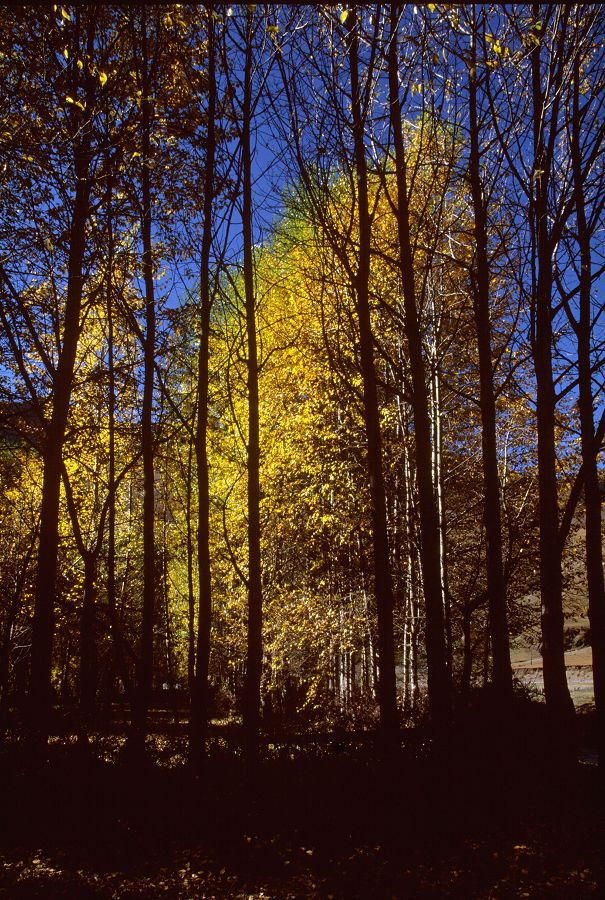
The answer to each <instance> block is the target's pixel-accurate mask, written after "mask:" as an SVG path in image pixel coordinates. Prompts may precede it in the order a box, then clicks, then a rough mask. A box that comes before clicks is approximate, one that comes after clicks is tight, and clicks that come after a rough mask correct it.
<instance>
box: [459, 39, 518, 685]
mask: <svg viewBox="0 0 605 900" xmlns="http://www.w3.org/2000/svg"><path fill="white" fill-rule="evenodd" d="M475 39H476V38H475V33H473V34H472V36H471V60H470V66H469V85H468V86H469V136H470V157H469V178H470V183H471V194H472V199H473V212H474V230H475V266H474V273H473V276H474V277H473V279H472V280H473V301H474V302H473V306H474V311H475V327H476V331H477V349H478V353H479V389H480V401H481V427H482V431H481V445H482V451H483V453H482V456H483V487H484V493H485V501H484V518H485V533H486V543H487V593H488V603H489V624H490V632H491V646H492V660H493V674H492V677H493V684H494V688H495V690H496V691H497V693H498V695H499V696H500V698H501V699H502V700H508V699H510V698H511V696H512V689H513V681H512V669H511V664H510V648H509V633H508V616H507V611H506V585H505V580H504V567H503V562H502V519H501V511H500V481H499V476H498V454H497V444H496V402H495V395H494V373H493V368H492V347H491V327H490V287H489V282H490V272H489V260H488V254H487V210H486V207H485V201H484V195H483V185H482V182H481V168H480V167H481V156H480V150H479V125H478V121H477V58H476V46H475Z"/></svg>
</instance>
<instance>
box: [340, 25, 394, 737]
mask: <svg viewBox="0 0 605 900" xmlns="http://www.w3.org/2000/svg"><path fill="white" fill-rule="evenodd" d="M346 26H347V31H348V42H349V47H348V57H349V73H350V78H351V92H352V103H351V114H352V130H353V146H354V153H355V167H356V180H357V183H356V188H357V191H356V195H357V204H358V216H359V223H358V227H359V248H358V254H357V270H356V272H355V281H354V285H353V288H354V295H355V299H356V305H357V316H358V322H359V343H360V355H361V371H362V377H363V412H364V422H365V430H366V440H367V467H368V480H369V483H370V494H371V501H372V544H373V550H374V587H375V592H376V607H377V611H378V661H379V669H378V672H379V677H378V698H379V704H380V724H381V729H382V735H383V739H384V742H385V746H386V748H387V749H393V748H395V747H396V744H397V728H398V714H397V693H396V685H395V648H394V637H393V585H392V576H391V555H390V551H389V539H388V532H387V511H386V497H385V484H384V475H383V460H382V436H381V431H380V409H379V403H378V391H377V384H376V372H375V368H374V337H373V334H372V323H371V318H370V298H369V281H370V246H371V227H372V224H371V216H370V207H369V196H368V173H367V162H366V150H365V146H364V133H365V122H364V111H363V106H362V88H361V84H360V71H359V28H360V22H359V19H358V16H357V13H356V11H355V10H354V9H351V10H349V11H348V15H347V17H346ZM374 40H375V41H376V40H377V37H376V33H375V35H374ZM372 75H373V73H372V72H371V71H370V72H369V73H367V76H366V77H367V78H368V79H371V78H372ZM366 90H367V88H366Z"/></svg>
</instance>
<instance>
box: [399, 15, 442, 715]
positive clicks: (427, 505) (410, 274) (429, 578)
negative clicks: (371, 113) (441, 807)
mask: <svg viewBox="0 0 605 900" xmlns="http://www.w3.org/2000/svg"><path fill="white" fill-rule="evenodd" d="M399 10H400V4H398V3H393V4H391V34H390V41H389V104H390V117H391V129H392V132H393V142H394V149H395V166H396V178H397V226H398V232H399V251H400V268H401V278H402V284H403V301H404V309H405V330H406V336H407V340H408V352H409V356H410V374H411V379H412V412H413V419H414V436H415V443H416V469H417V478H418V501H419V508H420V534H421V566H422V576H423V586H424V598H425V607H426V655H427V667H428V691H429V706H430V712H431V718H432V720H433V723H434V725H435V727H436V729H437V730H438V731H440V730H442V729H443V728H444V727H445V726H446V724H447V722H448V720H449V718H450V713H451V679H450V677H449V674H448V668H447V652H446V645H445V617H444V598H443V595H442V589H441V575H440V545H439V516H438V512H437V506H436V501H435V491H434V485H433V480H432V472H431V459H432V453H431V424H430V418H429V404H428V397H427V386H426V373H425V364H424V359H423V355H422V337H421V332H420V322H419V315H418V308H417V304H416V288H415V285H414V268H413V264H414V261H413V254H412V246H411V237H410V216H409V207H408V194H407V167H406V158H405V149H404V144H403V130H402V124H401V121H402V120H401V104H400V101H399V71H398V54H397V30H398V29H397V26H398V19H399Z"/></svg>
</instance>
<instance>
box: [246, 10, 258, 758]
mask: <svg viewBox="0 0 605 900" xmlns="http://www.w3.org/2000/svg"><path fill="white" fill-rule="evenodd" d="M253 16H254V10H253V9H252V8H251V7H250V6H249V7H248V12H247V25H246V37H247V39H246V51H245V52H246V58H245V69H244V103H243V113H242V115H243V118H242V132H241V152H242V173H243V184H242V227H243V244H244V300H245V307H246V335H247V369H248V447H247V469H248V645H247V657H246V685H245V697H244V709H243V713H244V742H245V749H246V753H247V755H248V757H249V758H251V759H254V758H255V757H256V756H257V755H258V749H259V747H258V744H259V736H260V701H261V678H262V665H263V593H262V579H261V544H260V430H259V429H260V426H259V409H258V403H259V395H258V349H257V340H256V337H257V336H256V293H255V289H254V259H253V245H252V156H251V146H250V128H251V119H252V22H253Z"/></svg>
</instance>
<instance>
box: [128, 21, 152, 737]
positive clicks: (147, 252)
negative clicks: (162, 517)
mask: <svg viewBox="0 0 605 900" xmlns="http://www.w3.org/2000/svg"><path fill="white" fill-rule="evenodd" d="M141 17H142V21H141V60H142V62H141V66H142V77H141V84H142V90H143V96H142V100H141V136H142V141H141V151H142V152H141V160H142V174H141V199H142V221H141V236H142V241H143V281H144V284H145V339H144V346H143V354H144V367H143V403H142V407H141V449H142V455H143V616H142V622H141V636H140V648H139V672H138V679H137V701H136V710H135V716H134V722H133V725H134V740H135V749H136V750H137V751H139V752H142V751H143V750H144V746H145V739H146V736H147V717H148V709H149V702H150V698H151V690H152V687H153V626H154V621H155V497H154V494H155V478H154V440H153V390H154V371H153V369H154V356H155V328H156V324H155V317H156V311H155V289H154V283H153V249H152V238H151V218H152V204H151V183H150V181H151V179H150V166H151V147H150V143H151V140H150V139H151V119H152V112H153V110H152V100H151V98H150V96H149V92H150V90H151V86H150V84H149V73H148V70H147V65H148V61H147V60H148V56H147V21H146V11H145V7H144V6H143V7H142V12H141Z"/></svg>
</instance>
